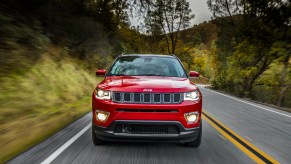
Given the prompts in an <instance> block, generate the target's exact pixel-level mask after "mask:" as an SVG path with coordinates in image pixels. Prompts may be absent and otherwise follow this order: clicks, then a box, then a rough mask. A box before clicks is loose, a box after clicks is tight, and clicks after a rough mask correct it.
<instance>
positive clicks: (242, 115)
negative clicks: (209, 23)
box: [8, 86, 291, 164]
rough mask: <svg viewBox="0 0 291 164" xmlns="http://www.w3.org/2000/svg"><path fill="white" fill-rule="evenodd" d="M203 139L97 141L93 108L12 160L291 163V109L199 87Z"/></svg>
mask: <svg viewBox="0 0 291 164" xmlns="http://www.w3.org/2000/svg"><path fill="white" fill-rule="evenodd" d="M199 88H200V90H201V92H202V94H203V111H204V115H203V138H202V144H201V146H200V147H199V148H197V149H195V148H189V147H184V146H183V145H181V144H172V143H110V144H107V145H102V146H94V145H93V143H92V141H91V126H90V123H91V113H88V114H87V115H85V116H84V117H82V118H80V119H79V120H77V121H76V122H74V123H73V124H71V125H69V126H68V127H66V128H64V129H63V130H61V131H60V132H58V133H57V134H55V135H54V136H52V137H50V138H49V139H47V140H45V141H44V142H42V143H40V144H39V145H37V146H35V147H33V148H31V149H29V150H28V151H26V152H24V153H22V154H20V155H19V156H17V157H15V158H14V159H12V160H10V161H9V162H8V163H11V164H20V163H27V164H32V163H69V164H71V163H82V164H84V163H98V164H102V163H106V164H110V163H118V164H120V163H124V164H129V163H133V164H138V163H142V164H147V163H150V164H163V163H164V164H172V163H173V164H178V163H181V164H184V163H185V164H187V163H189V164H190V163H191V164H193V163H223V164H224V163H236V164H237V163H247V164H250V163H261V162H265V163H277V162H279V163H291V114H290V113H287V112H284V111H279V110H276V109H274V108H270V107H266V106H263V105H259V104H256V103H252V102H248V101H245V100H242V99H238V98H235V97H232V96H228V95H225V94H221V93H218V92H216V91H213V90H209V89H206V88H204V87H203V86H199Z"/></svg>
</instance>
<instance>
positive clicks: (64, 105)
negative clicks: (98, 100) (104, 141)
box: [0, 49, 100, 163]
mask: <svg viewBox="0 0 291 164" xmlns="http://www.w3.org/2000/svg"><path fill="white" fill-rule="evenodd" d="M56 54H61V51H60V50H58V49H53V50H50V51H47V54H43V55H42V57H41V59H39V60H38V61H37V63H35V64H34V65H33V66H31V69H30V70H29V71H27V72H26V73H25V74H16V73H15V74H10V75H7V76H5V77H1V80H0V83H1V85H0V90H1V92H0V104H1V105H0V147H1V149H0V163H4V162H5V161H7V160H9V159H10V158H12V157H13V156H15V155H17V154H18V153H20V152H22V151H24V150H26V149H28V148H29V147H31V146H33V145H35V144H37V143H39V142H40V141H42V140H44V139H46V138H47V137H48V136H50V135H52V134H54V133H55V132H56V131H58V130H59V129H61V128H63V127H64V126H66V125H68V124H69V123H71V122H72V121H74V120H76V119H78V118H80V117H81V116H82V115H84V114H85V113H87V112H89V111H90V110H91V100H90V99H91V93H92V91H93V89H94V87H95V85H96V84H97V82H98V81H100V79H98V78H96V77H95V76H94V72H92V73H89V72H88V71H87V70H85V69H84V68H82V67H81V66H80V65H79V64H78V63H80V62H79V61H76V60H75V59H72V58H69V57H68V56H67V57H66V55H65V54H62V55H59V56H58V55H56ZM60 56H61V57H62V58H59V57H60Z"/></svg>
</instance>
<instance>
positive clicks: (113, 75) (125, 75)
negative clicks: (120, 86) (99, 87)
mask: <svg viewBox="0 0 291 164" xmlns="http://www.w3.org/2000/svg"><path fill="white" fill-rule="evenodd" d="M111 76H128V75H125V74H111Z"/></svg>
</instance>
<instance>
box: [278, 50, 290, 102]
mask: <svg viewBox="0 0 291 164" xmlns="http://www.w3.org/2000/svg"><path fill="white" fill-rule="evenodd" d="M289 58H290V55H289V54H288V55H286V57H285V58H284V60H283V61H282V63H283V65H284V66H283V69H282V72H281V80H280V94H279V99H278V102H277V105H278V106H283V105H284V99H285V93H286V91H287V89H288V87H289V85H288V84H287V72H288V66H289Z"/></svg>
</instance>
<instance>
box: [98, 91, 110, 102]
mask: <svg viewBox="0 0 291 164" xmlns="http://www.w3.org/2000/svg"><path fill="white" fill-rule="evenodd" d="M95 95H96V98H97V99H102V100H110V99H111V94H110V91H104V90H101V89H96V90H95Z"/></svg>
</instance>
